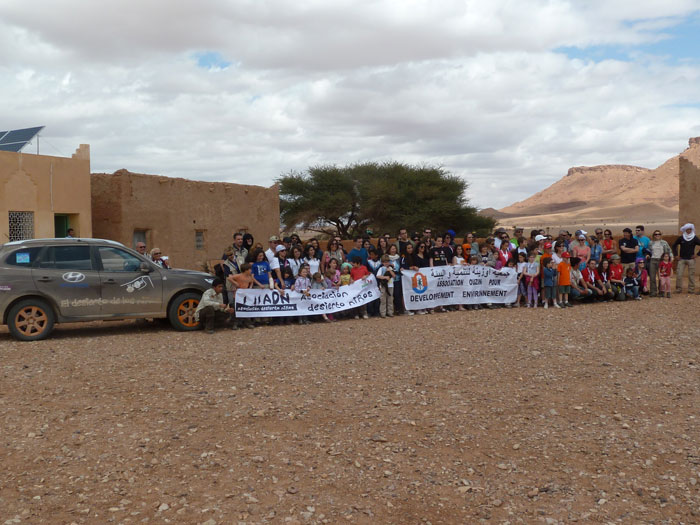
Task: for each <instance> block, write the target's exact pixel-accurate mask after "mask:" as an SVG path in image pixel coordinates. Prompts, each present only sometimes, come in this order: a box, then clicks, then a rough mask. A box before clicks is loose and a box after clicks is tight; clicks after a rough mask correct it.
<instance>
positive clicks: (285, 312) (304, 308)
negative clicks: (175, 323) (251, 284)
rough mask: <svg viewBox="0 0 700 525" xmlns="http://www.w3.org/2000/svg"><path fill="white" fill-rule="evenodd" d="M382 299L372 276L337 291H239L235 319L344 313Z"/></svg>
mask: <svg viewBox="0 0 700 525" xmlns="http://www.w3.org/2000/svg"><path fill="white" fill-rule="evenodd" d="M375 299H379V288H377V281H376V279H375V278H374V276H373V275H370V276H368V277H366V278H364V279H361V280H359V281H355V282H354V283H352V284H350V285H347V286H341V287H340V288H338V289H329V290H310V294H309V296H308V297H307V296H305V295H303V294H302V293H300V292H290V291H287V292H285V293H284V294H282V293H280V292H278V291H277V290H267V289H264V290H263V289H255V288H250V289H247V290H236V317H286V316H293V315H320V314H332V313H335V312H342V311H343V310H348V309H350V308H356V307H358V306H362V305H364V304H367V303H370V302H372V301H374V300H375Z"/></svg>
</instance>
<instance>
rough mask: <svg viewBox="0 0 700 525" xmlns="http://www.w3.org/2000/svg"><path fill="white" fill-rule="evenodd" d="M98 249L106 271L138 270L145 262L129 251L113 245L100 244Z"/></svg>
mask: <svg viewBox="0 0 700 525" xmlns="http://www.w3.org/2000/svg"><path fill="white" fill-rule="evenodd" d="M98 251H99V253H100V259H102V269H103V270H104V271H105V272H137V271H138V270H139V269H140V268H141V263H142V262H143V261H141V259H139V258H138V257H136V256H134V255H131V254H130V253H129V252H127V251H124V250H121V249H119V248H113V247H111V246H100V247H99V248H98Z"/></svg>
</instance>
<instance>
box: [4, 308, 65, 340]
mask: <svg viewBox="0 0 700 525" xmlns="http://www.w3.org/2000/svg"><path fill="white" fill-rule="evenodd" d="M55 322H56V318H55V315H54V313H53V310H52V309H51V307H50V306H49V305H48V304H46V302H45V301H42V300H41V299H25V300H23V301H20V302H18V303H17V304H16V305H14V306H13V307H12V308H11V309H10V312H9V315H8V316H7V325H8V328H9V329H10V333H11V334H12V335H13V337H14V338H15V339H19V340H20V341H39V340H40V339H46V338H47V337H48V336H49V334H50V333H51V332H52V330H53V325H54V323H55Z"/></svg>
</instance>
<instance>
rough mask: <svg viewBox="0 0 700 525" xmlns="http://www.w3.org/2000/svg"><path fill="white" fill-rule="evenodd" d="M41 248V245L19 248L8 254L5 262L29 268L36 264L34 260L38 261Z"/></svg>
mask: <svg viewBox="0 0 700 525" xmlns="http://www.w3.org/2000/svg"><path fill="white" fill-rule="evenodd" d="M40 250H41V248H40V247H34V248H22V249H19V250H17V251H16V252H12V253H11V254H10V255H8V256H7V258H6V259H5V264H9V265H10V266H23V267H27V268H28V267H30V266H34V262H35V261H36V258H37V255H39V251H40Z"/></svg>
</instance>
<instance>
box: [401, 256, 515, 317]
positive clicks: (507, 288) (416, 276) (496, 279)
mask: <svg viewBox="0 0 700 525" xmlns="http://www.w3.org/2000/svg"><path fill="white" fill-rule="evenodd" d="M401 272H402V273H401V284H402V288H403V300H404V304H405V305H406V309H408V310H421V309H423V308H435V307H438V306H446V305H458V304H484V303H494V304H497V303H502V304H505V303H513V302H515V299H516V298H517V295H518V274H517V272H516V271H515V269H514V268H502V269H500V270H496V269H494V268H491V267H489V266H477V265H473V266H471V265H470V266H465V265H460V266H434V267H432V268H421V269H420V270H418V271H414V270H401Z"/></svg>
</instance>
